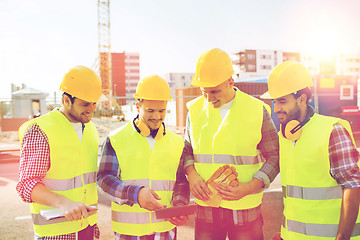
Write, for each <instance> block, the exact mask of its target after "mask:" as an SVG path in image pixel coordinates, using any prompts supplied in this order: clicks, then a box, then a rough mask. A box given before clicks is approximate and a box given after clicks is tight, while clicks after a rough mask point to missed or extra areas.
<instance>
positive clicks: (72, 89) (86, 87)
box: [60, 66, 107, 102]
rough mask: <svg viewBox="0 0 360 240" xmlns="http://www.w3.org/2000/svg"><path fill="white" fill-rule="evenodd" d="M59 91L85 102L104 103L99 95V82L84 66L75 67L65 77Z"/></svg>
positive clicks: (104, 98) (100, 88) (104, 99)
mask: <svg viewBox="0 0 360 240" xmlns="http://www.w3.org/2000/svg"><path fill="white" fill-rule="evenodd" d="M60 90H61V91H63V92H66V93H68V94H70V95H71V96H74V97H76V98H79V99H81V100H84V101H87V102H98V101H106V100H107V99H106V97H105V96H103V95H102V94H101V90H102V87H101V80H100V78H99V77H98V75H96V73H95V72H94V71H92V70H91V69H89V68H87V67H84V66H75V67H73V68H71V69H70V70H69V71H68V72H67V73H66V74H65V75H64V78H63V80H62V82H61V85H60Z"/></svg>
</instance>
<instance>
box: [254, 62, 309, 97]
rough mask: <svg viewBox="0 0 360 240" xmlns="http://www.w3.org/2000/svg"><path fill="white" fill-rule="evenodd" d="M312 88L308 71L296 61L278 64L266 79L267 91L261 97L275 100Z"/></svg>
mask: <svg viewBox="0 0 360 240" xmlns="http://www.w3.org/2000/svg"><path fill="white" fill-rule="evenodd" d="M311 86H313V82H312V80H311V76H310V72H309V70H308V69H307V68H306V67H305V66H304V65H302V64H301V63H298V62H296V61H285V62H282V63H280V64H278V65H277V66H276V67H275V68H274V69H273V70H272V71H271V73H270V75H269V79H268V89H269V91H268V92H266V93H264V94H263V95H261V96H260V97H261V98H263V99H276V98H279V97H283V96H286V95H289V94H291V93H294V92H296V91H299V90H301V89H303V88H306V87H311Z"/></svg>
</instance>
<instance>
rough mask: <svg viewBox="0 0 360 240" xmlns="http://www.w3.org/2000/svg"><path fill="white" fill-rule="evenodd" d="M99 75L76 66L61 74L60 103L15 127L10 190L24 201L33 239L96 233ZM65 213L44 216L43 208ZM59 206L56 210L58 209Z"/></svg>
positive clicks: (85, 237) (85, 238) (87, 236)
mask: <svg viewBox="0 0 360 240" xmlns="http://www.w3.org/2000/svg"><path fill="white" fill-rule="evenodd" d="M101 89H102V88H101V80H100V78H99V77H98V76H97V75H96V74H95V73H94V72H93V71H92V70H91V69H89V68H87V67H83V66H76V67H74V68H71V69H70V70H69V71H68V72H67V73H66V74H65V76H64V78H63V80H62V83H61V85H60V90H61V91H63V92H64V93H63V95H62V100H61V107H60V108H56V109H54V110H53V111H51V112H49V113H48V114H46V115H43V116H40V117H38V118H36V119H33V120H30V121H28V122H26V123H24V124H23V125H22V126H21V127H20V129H19V135H20V144H21V154H20V180H19V182H18V184H17V186H16V190H17V191H18V193H19V195H20V196H21V198H22V199H23V201H25V202H28V203H30V210H31V214H32V219H33V223H34V231H35V239H42V240H43V239H44V240H51V239H64V240H65V239H83V240H88V239H98V238H99V228H98V226H97V224H96V223H97V211H96V209H97V208H96V205H97V200H98V197H97V187H96V171H97V155H98V146H99V138H98V135H97V130H96V128H95V125H94V124H93V123H92V122H91V118H92V115H93V113H94V111H95V108H96V103H97V102H98V101H99V100H104V99H105V97H104V96H102V94H101ZM48 210H50V211H55V212H60V213H61V214H60V215H63V216H65V217H63V218H55V219H49V220H46V218H45V217H46V216H45V215H44V212H46V211H48ZM58 210H59V211H58Z"/></svg>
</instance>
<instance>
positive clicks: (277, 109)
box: [274, 102, 281, 113]
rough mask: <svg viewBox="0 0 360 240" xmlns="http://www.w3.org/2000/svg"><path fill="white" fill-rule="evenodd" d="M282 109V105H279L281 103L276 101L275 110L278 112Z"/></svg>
mask: <svg viewBox="0 0 360 240" xmlns="http://www.w3.org/2000/svg"><path fill="white" fill-rule="evenodd" d="M280 110H281V107H280V106H279V104H278V103H276V102H275V103H274V112H275V113H278V112H279V111H280Z"/></svg>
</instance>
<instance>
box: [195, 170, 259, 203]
mask: <svg viewBox="0 0 360 240" xmlns="http://www.w3.org/2000/svg"><path fill="white" fill-rule="evenodd" d="M237 176H238V173H237V172H236V169H235V167H234V166H231V167H230V166H229V165H227V164H226V165H224V166H222V167H220V168H219V169H217V170H216V171H215V172H214V174H213V175H212V176H211V177H210V178H209V180H207V181H206V182H204V180H203V179H202V178H201V177H200V176H199V175H198V174H190V175H189V182H190V190H191V192H192V193H193V195H194V196H195V197H196V198H198V199H200V200H202V201H204V202H206V203H207V204H208V205H209V206H212V207H219V206H220V202H221V200H228V201H235V200H239V199H241V198H243V197H245V196H246V195H248V194H250V193H252V190H251V186H250V183H242V182H239V180H238V179H237Z"/></svg>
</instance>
